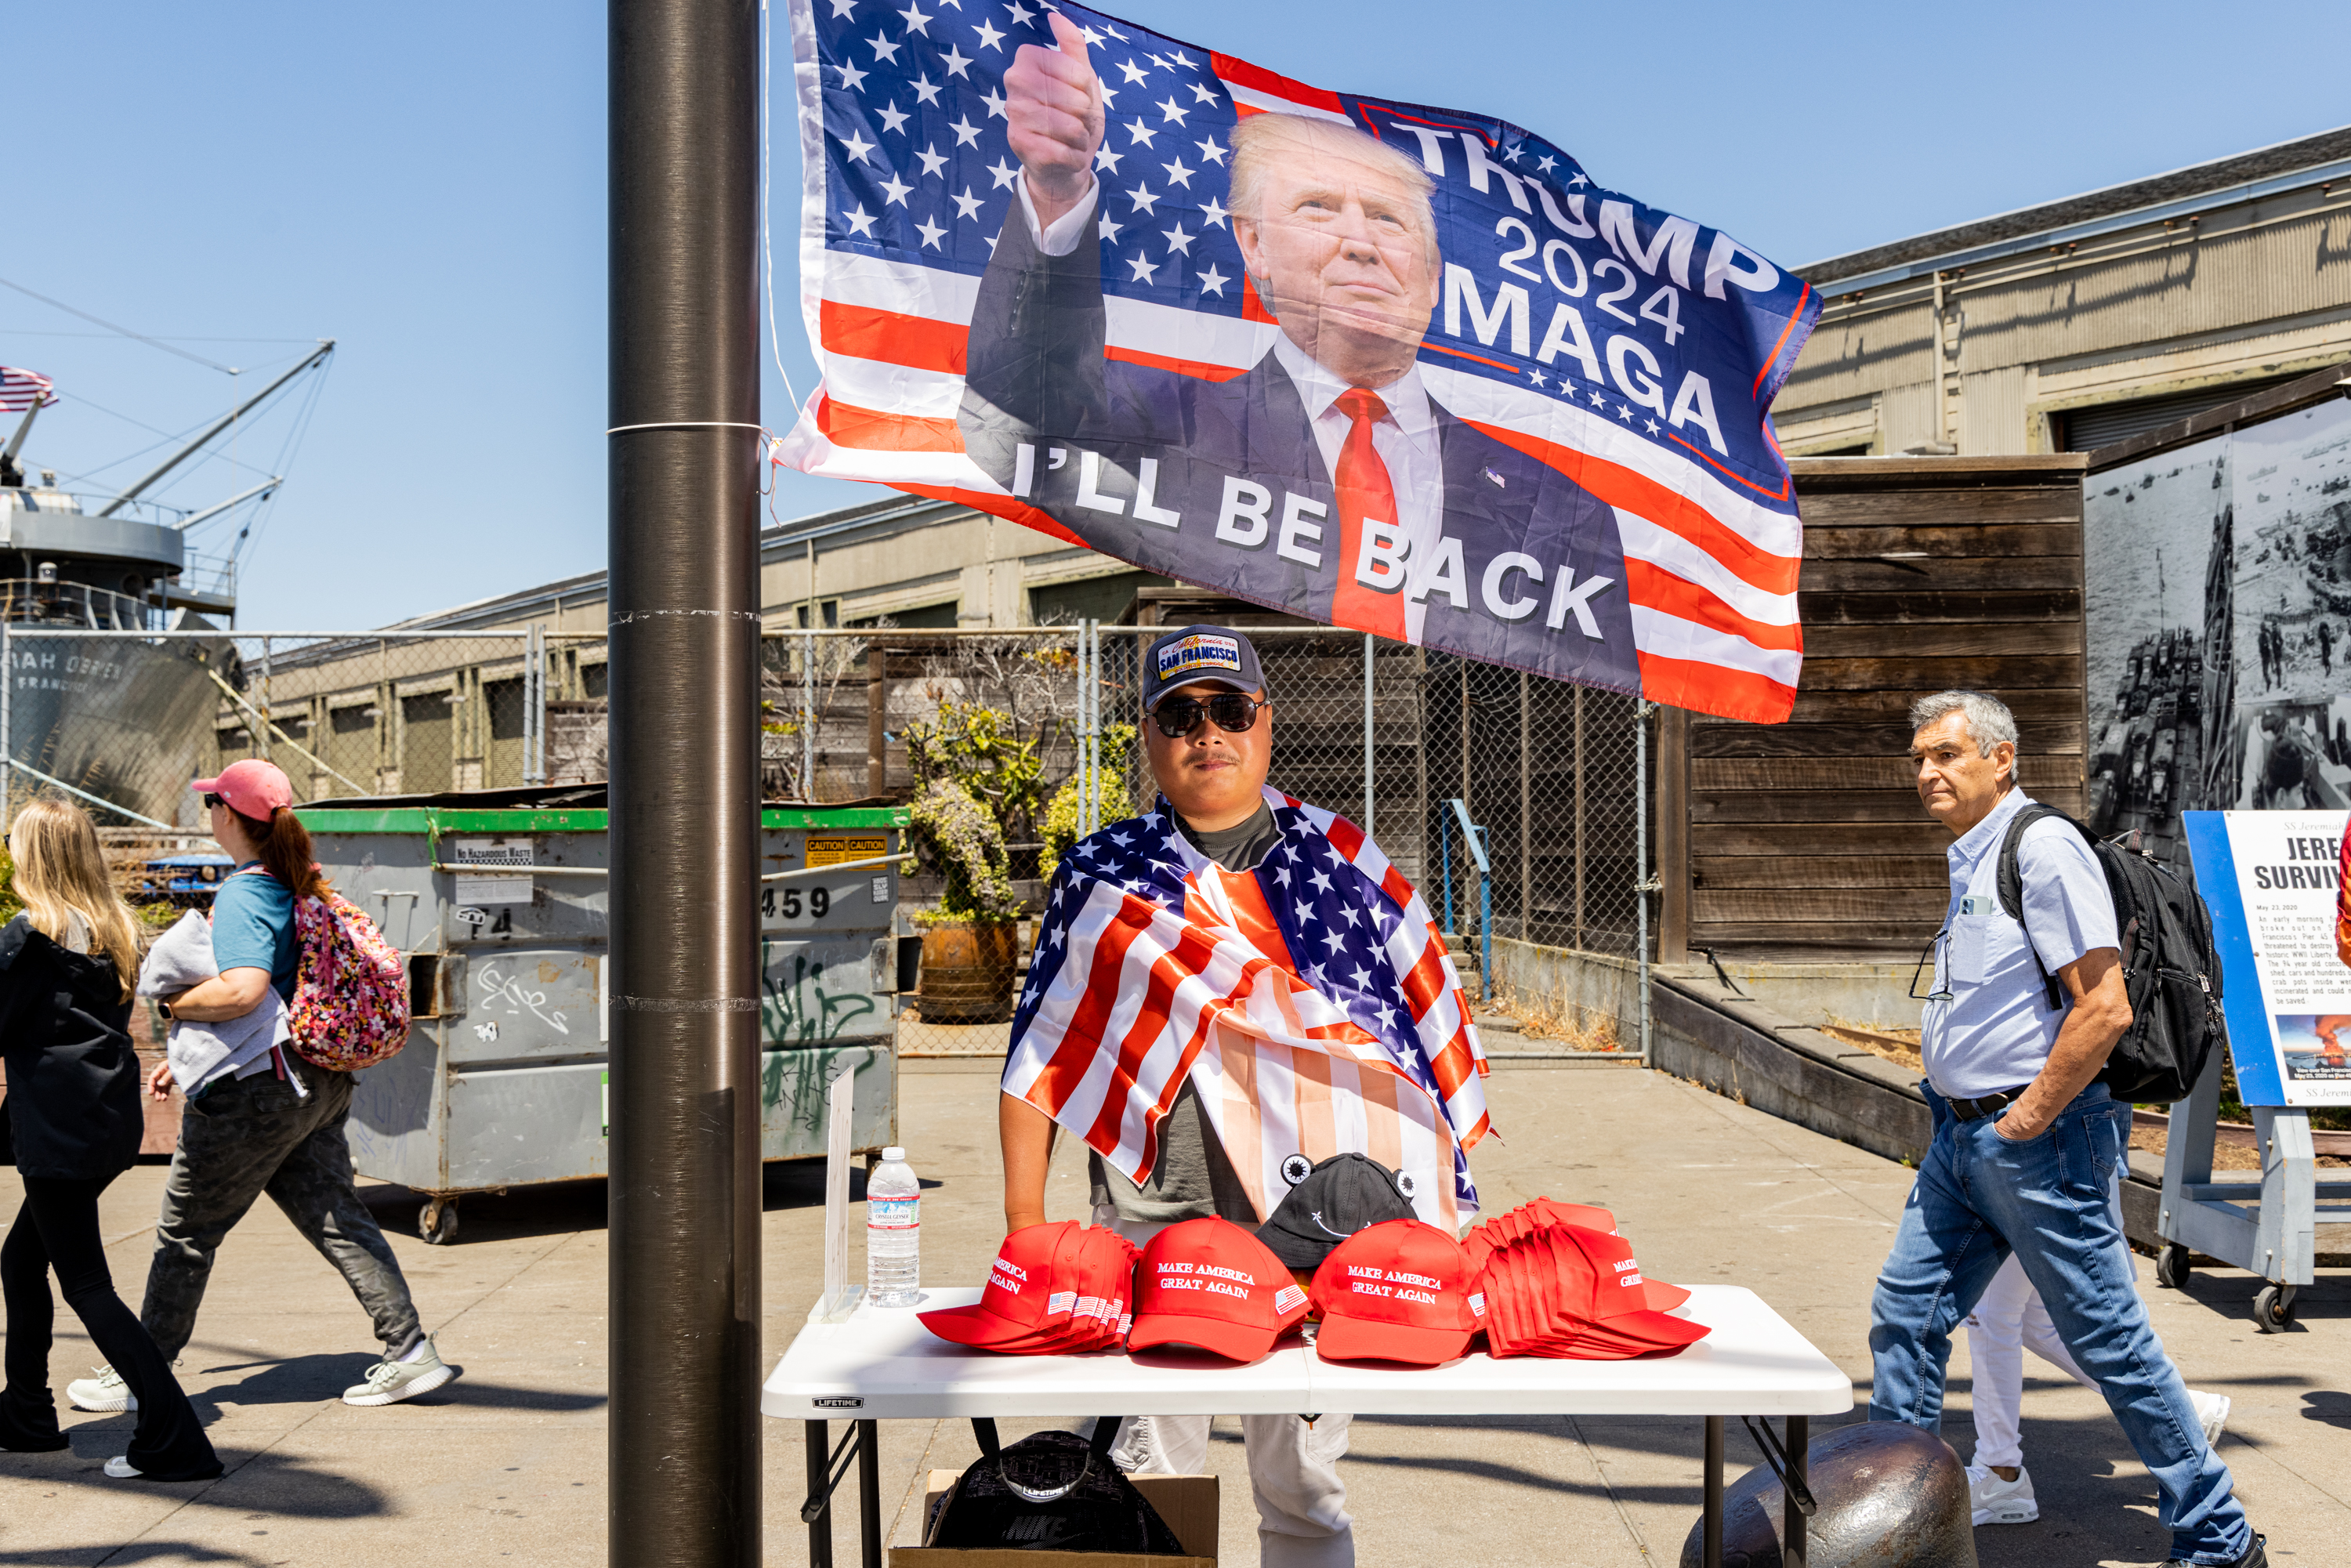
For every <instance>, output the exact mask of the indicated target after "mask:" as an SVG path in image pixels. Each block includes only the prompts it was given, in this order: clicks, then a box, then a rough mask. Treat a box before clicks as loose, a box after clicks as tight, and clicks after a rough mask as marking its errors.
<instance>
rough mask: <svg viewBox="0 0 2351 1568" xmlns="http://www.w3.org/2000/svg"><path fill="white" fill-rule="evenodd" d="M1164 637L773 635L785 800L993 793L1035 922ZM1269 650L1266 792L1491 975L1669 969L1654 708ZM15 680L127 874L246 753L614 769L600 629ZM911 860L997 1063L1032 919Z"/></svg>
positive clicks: (2, 648)
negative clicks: (1380, 859) (1353, 849)
mask: <svg viewBox="0 0 2351 1568" xmlns="http://www.w3.org/2000/svg"><path fill="white" fill-rule="evenodd" d="M1161 630H1162V629H1161V628H1158V627H1149V626H1143V627H1137V626H1112V625H1103V624H1102V623H1100V622H1082V623H1078V624H1072V625H1066V626H1048V627H1038V628H1022V629H1019V630H1015V631H987V632H960V631H956V632H949V631H930V630H902V629H896V628H892V627H889V626H874V627H867V628H853V629H847V630H833V629H825V630H820V631H813V630H807V631H782V632H769V633H768V634H767V635H765V636H764V637H763V638H762V641H761V647H760V677H761V684H760V714H759V722H760V731H761V734H760V741H761V745H760V772H761V786H762V793H763V794H764V795H765V797H766V798H767V799H768V800H789V801H801V802H809V803H813V804H819V805H850V804H860V803H881V802H891V803H903V802H906V801H909V800H914V799H915V797H916V796H917V795H918V794H919V793H920V792H921V790H922V789H923V787H924V785H925V782H926V781H927V780H928V779H933V778H937V777H942V776H949V775H951V776H954V777H956V778H959V779H964V780H967V781H968V782H971V784H972V787H973V788H974V789H975V791H976V792H977V794H978V795H979V796H980V797H981V798H982V799H983V800H984V801H985V803H986V804H987V808H988V809H989V811H990V813H991V815H992V816H993V817H994V818H995V821H996V824H997V826H998V828H999V829H1000V830H1001V832H1002V836H1003V843H1004V849H1003V861H1002V865H1001V873H1002V875H1003V877H1004V879H1005V881H1006V882H1007V883H1008V884H1009V894H1010V896H1011V898H1012V900H1013V901H1014V902H1016V903H1017V904H1019V905H1020V906H1021V907H1023V908H1024V909H1027V910H1034V909H1035V908H1037V907H1038V906H1039V904H1040V903H1041V901H1042V896H1043V890H1044V883H1045V879H1046V878H1047V877H1048V876H1049V875H1050V868H1051V863H1052V860H1053V857H1054V854H1055V850H1056V846H1057V845H1066V844H1067V843H1068V842H1069V841H1071V839H1073V838H1075V837H1077V836H1080V835H1081V834H1082V833H1084V832H1087V831H1092V829H1093V828H1096V827H1099V826H1101V825H1102V824H1104V823H1107V822H1110V821H1116V820H1117V819H1119V818H1121V817H1124V816H1128V815H1132V814H1134V813H1135V812H1138V811H1141V810H1146V809H1148V807H1149V805H1150V803H1151V800H1152V798H1153V795H1154V793H1155V790H1154V786H1153V783H1152V779H1151V776H1150V770H1149V767H1148V764H1147V762H1146V761H1145V758H1144V752H1143V747H1142V745H1141V741H1140V735H1139V730H1140V727H1141V725H1142V723H1143V717H1142V712H1141V703H1142V695H1143V673H1144V664H1143V654H1144V650H1145V649H1146V648H1147V646H1148V644H1149V643H1150V640H1151V639H1152V638H1153V637H1155V636H1156V635H1157V634H1158V633H1159V632H1160V631H1161ZM1248 631H1249V636H1250V638H1251V639H1252V641H1253V642H1255V643H1256V645H1257V648H1258V651H1259V657H1260V660H1261V662H1262V664H1263V666H1264V670H1265V675H1266V681H1267V685H1268V687H1269V689H1270V695H1271V696H1272V699H1273V706H1272V708H1271V709H1270V714H1271V717H1272V722H1273V727H1274V728H1273V758H1272V767H1271V781H1272V782H1273V783H1274V784H1275V785H1276V786H1277V787H1278V788H1280V789H1285V790H1287V791H1288V792H1290V794H1292V795H1295V796H1298V797H1299V798H1301V799H1302V800H1311V801H1312V802H1314V803H1315V804H1317V805H1319V806H1322V807H1323V808H1325V809H1327V810H1332V811H1336V812H1338V813H1340V814H1342V815H1343V816H1346V817H1349V818H1351V819H1353V821H1356V822H1357V823H1359V824H1361V825H1363V826H1364V827H1365V828H1366V829H1367V830H1368V831H1370V832H1371V834H1372V835H1373V837H1374V839H1376V840H1377V841H1378V842H1379V844H1380V846H1381V848H1382V849H1383V850H1384V851H1385V852H1386V853H1387V855H1388V857H1389V858H1390V860H1392V861H1393V862H1395V865H1396V866H1397V868H1398V869H1399V870H1401V871H1402V872H1403V873H1404V874H1405V876H1406V877H1408V878H1410V879H1411V880H1412V881H1413V882H1414V883H1416V885H1417V886H1418V887H1419V888H1420V890H1421V892H1422V894H1424V896H1425V897H1426V899H1427V901H1428V904H1429V906H1430V908H1431V909H1432V910H1433V911H1434V912H1435V913H1436V915H1437V924H1438V925H1439V926H1440V927H1441V928H1442V929H1444V930H1445V931H1446V932H1447V936H1448V938H1449V940H1450V944H1451V946H1453V948H1454V951H1455V953H1456V956H1457V961H1458V962H1459V963H1460V964H1461V965H1462V966H1463V967H1464V969H1465V971H1468V972H1469V973H1470V975H1471V977H1473V979H1474V977H1475V976H1476V974H1477V972H1478V971H1479V969H1480V967H1481V959H1482V958H1483V957H1484V956H1485V950H1486V947H1487V946H1488V944H1487V941H1486V938H1488V937H1489V936H1490V937H1492V938H1496V939H1515V940H1520V941H1526V942H1531V943H1535V944H1539V945H1541V946H1551V947H1567V948H1575V949H1581V950H1583V951H1586V952H1593V953H1600V954H1605V955H1610V956H1617V957H1622V958H1628V959H1639V958H1640V957H1642V956H1643V949H1644V948H1645V947H1646V941H1647V925H1646V921H1647V917H1648V915H1649V913H1650V911H1649V910H1648V909H1647V907H1646V899H1645V895H1644V894H1643V892H1642V891H1641V884H1642V883H1643V881H1644V879H1645V877H1646V858H1647V857H1646V821H1645V817H1644V813H1643V809H1642V808H1643V800H1642V797H1643V792H1644V789H1645V788H1646V780H1645V771H1646V770H1645V762H1646V758H1645V756H1644V747H1645V745H1646V741H1645V739H1644V737H1645V735H1646V734H1647V733H1648V732H1649V731H1651V730H1652V729H1653V727H1652V726H1649V725H1647V724H1646V721H1645V720H1644V718H1643V717H1642V716H1641V714H1640V712H1639V709H1640V706H1641V705H1639V704H1638V703H1636V701H1635V699H1633V698H1630V697H1625V696H1621V695H1614V694H1610V693H1604V692H1598V691H1592V690H1588V689H1585V688H1582V687H1576V686H1570V685H1562V683H1559V682H1556V681H1552V680H1548V679H1545V678H1543V677H1541V676H1531V675H1527V674H1521V673H1520V672H1517V671H1513V670H1505V669H1499V668H1496V667H1494V666H1491V665H1486V664H1476V663H1474V662H1471V661H1468V660H1463V659H1459V658H1457V657H1454V656H1452V655H1449V654H1445V653H1430V652H1427V651H1426V650H1423V649H1418V648H1411V647H1406V646H1403V645H1400V644H1396V643H1385V642H1381V641H1378V640H1376V639H1372V638H1366V637H1364V636H1363V635H1362V634H1360V633H1353V632H1334V631H1332V630H1331V629H1329V628H1326V627H1297V626H1268V627H1259V626H1251V627H1249V628H1248ZM0 665H5V668H6V669H8V670H9V671H10V672H11V678H10V679H9V681H8V682H7V683H6V685H5V696H0V754H4V755H5V757H6V758H7V759H8V761H9V763H10V765H11V766H10V767H9V768H8V769H7V770H6V771H7V773H8V776H9V783H8V789H9V791H10V794H9V797H8V804H9V805H11V806H13V805H15V804H16V803H21V801H22V800H25V799H27V798H29V795H30V793H31V792H32V791H34V790H37V789H63V790H66V791H68V792H70V793H72V794H75V795H77V796H78V797H79V798H80V799H82V800H84V801H86V802H88V803H89V804H90V805H91V806H92V807H93V809H94V810H95V812H96V815H97V816H98V818H99V821H100V822H101V823H103V824H105V825H106V826H107V828H108V830H109V831H108V837H109V838H110V840H114V841H117V850H118V853H119V854H122V855H130V856H137V855H142V854H143V855H148V856H151V857H152V856H153V855H155V854H156V853H158V852H170V851H172V850H187V849H192V848H195V847H198V846H199V845H204V846H208V841H205V840H204V838H203V835H204V831H205V820H204V812H203V810H202V807H201V804H200V803H199V802H198V801H197V800H196V799H195V797H194V796H193V793H192V792H191V791H190V790H189V789H188V788H187V783H188V780H189V779H193V778H197V777H202V776H206V775H209V774H211V773H214V772H216V771H218V770H219V768H221V767H223V766H225V764H227V763H229V762H232V761H235V760H236V759H237V758H244V757H266V758H269V759H271V760H272V761H275V762H276V763H277V765H278V766H279V767H281V768H284V769H285V770H286V773H287V777H288V778H289V779H291V780H292V781H293V784H294V789H295V793H296V796H297V798H298V800H327V799H333V798H338V797H345V798H347V797H352V796H381V795H416V794H433V793H439V792H442V791H446V790H466V789H498V788H504V787H512V786H526V785H532V784H563V783H574V782H590V781H595V780H601V779H602V778H603V777H604V775H605V738H604V737H605V711H606V701H605V699H606V691H607V679H606V650H605V643H604V640H603V639H602V638H601V636H590V635H567V634H557V633H549V632H545V631H544V630H542V629H540V628H537V627H533V628H530V629H528V630H525V631H520V632H441V633H424V632H365V633H335V632H271V633H258V632H162V633H157V632H144V633H141V632H116V631H111V630H105V631H100V630H95V629H91V630H82V629H64V628H54V627H39V628H32V627H16V628H10V627H6V626H5V624H0ZM1089 785H1091V788H1089V787H1088V786H1089ZM914 837H915V835H914V834H908V835H906V838H907V839H908V840H909V841H908V842H906V843H905V845H904V847H905V848H907V849H909V850H910V851H913V850H917V849H918V846H917V845H916V844H915V843H914V842H912V840H913V839H914ZM1473 839H1474V841H1475V842H1474V843H1473V842H1472V840H1473ZM909 863H910V867H911V869H910V871H909V873H908V874H905V875H904V876H902V878H901V881H900V904H899V907H898V910H897V915H896V922H895V925H896V929H897V930H898V931H899V932H900V934H901V935H902V936H905V937H908V938H920V939H921V940H922V942H923V945H924V947H925V965H926V967H925V978H926V989H927V990H928V991H929V992H930V993H931V1000H930V1002H929V1003H928V1005H927V1006H926V1004H925V990H923V989H918V990H917V991H915V992H914V993H912V994H909V995H907V996H905V997H904V998H901V1004H900V1007H901V1011H900V1042H901V1046H902V1049H904V1051H908V1052H909V1053H913V1054H997V1053H1000V1052H1001V1051H1003V1049H1004V1044H1005V1038H1006V1022H1007V1020H1008V1019H1009V1016H1010V998H1011V997H1012V996H1013V995H1014V993H1015V991H1016V989H1017V985H1018V980H1019V969H1020V968H1021V967H1023V966H1025V964H1026V962H1027V952H1028V949H1029V945H1030V944H1031V943H1032V942H1033V941H1034V938H1035V922H1034V919H1033V917H1029V918H1023V919H1021V920H1019V922H1018V924H1017V933H1018V935H1017V939H1016V940H1014V941H1012V942H1009V943H1001V942H998V943H987V942H983V943H979V944H977V945H976V946H975V945H974V944H973V943H972V942H971V941H969V940H968V939H966V940H964V941H963V943H962V944H961V946H959V947H958V946H957V945H956V942H955V941H954V940H952V939H951V931H952V927H953V925H954V923H953V922H944V923H943V922H942V921H941V920H940V919H939V915H938V912H939V905H940V903H941V900H942V898H943V897H944V896H945V895H946V893H947V891H948V889H947V881H946V875H945V874H944V873H945V870H946V868H945V867H944V866H942V865H940V864H937V863H934V862H932V861H931V859H930V857H929V856H928V855H927V854H918V857H917V859H916V860H915V861H914V862H909ZM926 917H927V918H926ZM975 954H977V955H980V956H977V957H975V956H974V955H975ZM975 964H977V965H979V966H981V967H989V966H993V968H994V969H996V970H1001V972H1000V973H997V972H993V971H991V972H989V973H987V974H975V973H972V972H970V971H971V968H972V966H973V965H975ZM933 981H935V983H930V982H933ZM950 995H952V996H953V998H954V999H953V1001H952V1002H950V1000H949V998H950ZM975 997H977V998H980V999H979V1001H978V1002H977V1004H975V1002H974V1001H973V999H972V998H975ZM994 998H1000V1000H996V999H994Z"/></svg>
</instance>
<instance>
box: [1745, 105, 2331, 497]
mask: <svg viewBox="0 0 2351 1568" xmlns="http://www.w3.org/2000/svg"><path fill="white" fill-rule="evenodd" d="M1796 270H1797V271H1798V272H1799V273H1800V274H1801V275H1802V276H1803V277H1805V278H1806V279H1808V280H1809V281H1810V282H1811V283H1812V285H1813V287H1815V288H1817V289H1819V290H1820V292H1821V295H1822V297H1823V308H1822V312H1821V321H1820V327H1819V329H1818V330H1816V331H1815V332H1814V333H1813V339H1812V341H1811V343H1810V344H1809V345H1808V346H1807V347H1806V348H1805V350H1804V354H1803V357H1802V359H1801V360H1800V361H1797V365H1796V369H1795V372H1794V373H1793V374H1792V376H1791V377H1790V378H1789V381H1788V384H1787V387H1786V389H1785V390H1784V391H1783V392H1782V393H1781V394H1780V400H1779V402H1778V403H1777V404H1776V405H1775V406H1774V408H1773V410H1772V424H1773V427H1774V429H1775V430H1776V431H1777V433H1778V434H1779V437H1780V445H1781V448H1782V450H1783V451H1785V452H1786V453H1787V454H1788V455H1790V456H1792V457H1799V456H1813V457H1829V456H1865V455H1866V456H1890V455H1896V454H1901V453H1912V454H1919V455H1926V454H1938V455H1944V454H1955V455H1959V456H1963V457H1994V456H2008V455H2026V454H2033V453H2044V452H2086V451H2089V450H2091V449H2093V448H2095V447H2098V446H2103V445H2105V444H2109V443H2111V442H2116V441H2120V440H2123V439H2125V438H2126V437H2128V436H2131V435H2135V434H2139V433H2140V432H2142V431H2145V430H2152V429H2154V428H2156V427H2157V426H2158V425H2163V424H2167V423H2170V422H2172V421H2173V420H2177V419H2181V418H2184V417H2186V416H2188V415H2189V414H2191V413H2199V412H2200V411H2201V410H2203V409H2205V408H2208V407H2210V406H2212V405H2214V404H2216V403H2220V402H2228V401H2230V400H2231V399H2233V398H2238V397H2242V396H2244V395H2246V394H2247V393H2249V392H2255V391H2258V390H2260V389H2262V387H2265V386H2268V385H2272V384H2274V383H2276V382H2283V381H2285V380H2288V379H2290V378H2291V377H2293V376H2294V375H2295V374H2297V373H2299V372H2303V371H2310V370H2314V369H2316V368H2318V367H2319V366H2321V365H2324V364H2326V363H2328V362H2330V361H2335V360H2340V359H2342V358H2343V357H2344V355H2345V354H2346V352H2351V128H2346V129H2343V130H2337V131H2325V132H2323V133H2321V134H2319V135H2316V136H2308V137H2304V138H2303V139H2301V140H2299V141H2288V142H2282V143H2280V144H2279V145H2277V146H2274V147H2265V148H2262V149H2261V150H2259V151H2257V152H2246V153H2242V154H2240V155H2239V156H2236V157H2233V158H2222V159H2218V160H2216V161H2214V162H2210V163H2199V164H2197V165H2195V166H2193V167H2191V168H2187V169H2180V170H2176V171H2174V172H2170V173H2168V174H2158V175H2156V176H2154V177H2153V178H2150V179H2146V180H2135V181H2132V182H2130V183H2127V184H2122V185H2115V186H2110V187H2108V188H2107V189H2105V190H2103V191H2093V192H2090V193H2086V194H2085V195H2079V196H2073V197H2069V198H2067V199H2066V200H2064V201H2060V202H2050V203H2046V204H2042V205H2040V206H2034V207H2026V208H2022V209H2020V210H2018V211H2016V212H2011V213H2005V214H2001V215H1999V216H1997V217H1991V218H1985V219H1983V220H1981V221H1980V222H1977V223H1970V224H1961V225H1957V226H1955V227H1952V228H1948V229H1941V230H1938V231H1937V232H1935V233H1933V234H1927V235H1917V237H1915V238H1911V239H1906V240H1899V241H1896V242H1895V243H1894V244H1891V245H1883V246H1874V247H1872V248H1870V249H1868V250H1861V251H1855V252H1854V253H1853V254H1851V255H1849V256H1833V257H1831V258H1829V259H1828V260H1825V261H1821V262H1815V263H1813V265H1812V266H1810V267H1798V268H1797V269H1796Z"/></svg>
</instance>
